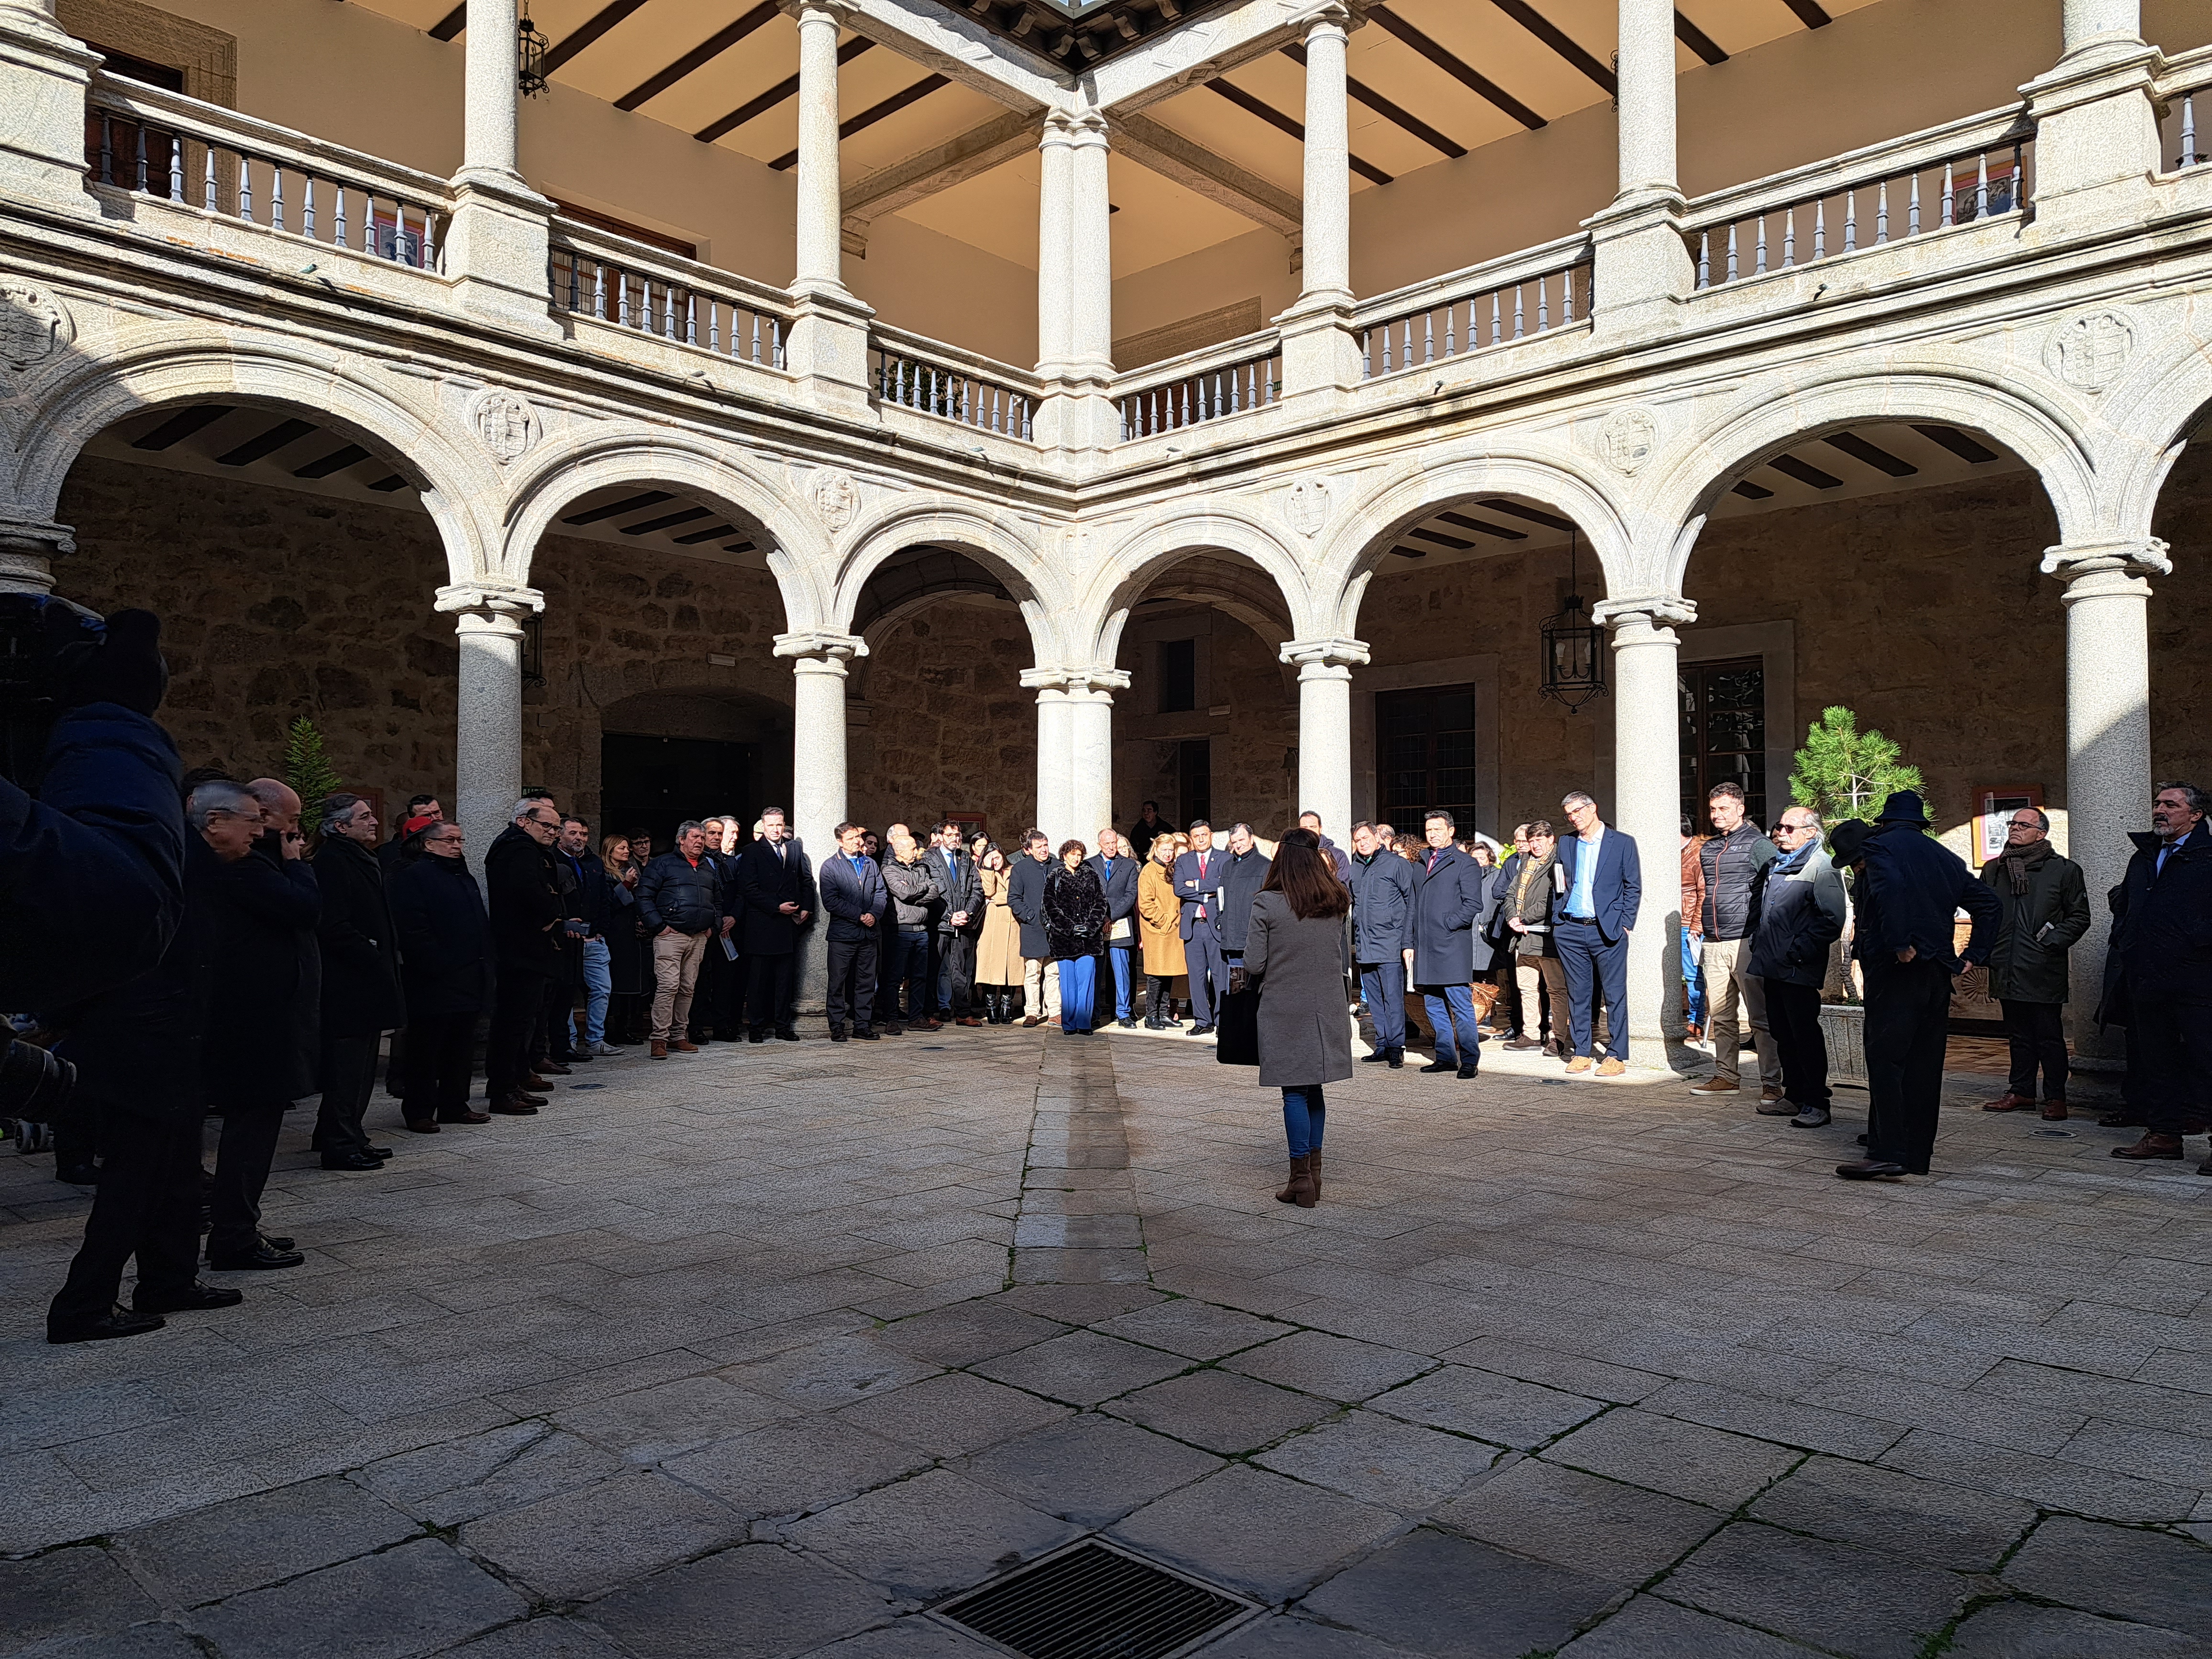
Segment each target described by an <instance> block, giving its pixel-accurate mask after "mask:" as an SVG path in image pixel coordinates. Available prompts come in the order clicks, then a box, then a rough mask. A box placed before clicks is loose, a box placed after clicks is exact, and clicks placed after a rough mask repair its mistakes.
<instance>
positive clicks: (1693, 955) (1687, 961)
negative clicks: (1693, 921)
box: [1682, 928, 1705, 1030]
mask: <svg viewBox="0 0 2212 1659" xmlns="http://www.w3.org/2000/svg"><path fill="white" fill-rule="evenodd" d="M1702 954H1703V953H1702V952H1701V951H1699V949H1698V936H1697V935H1696V934H1695V933H1692V932H1690V930H1689V929H1688V928H1684V929H1683V930H1682V1005H1683V1018H1685V1019H1686V1020H1688V1021H1689V1023H1690V1024H1692V1025H1694V1026H1696V1027H1698V1028H1699V1030H1704V1029H1705V963H1703V962H1701V961H1700V960H1699V957H1700V956H1701V955H1702Z"/></svg>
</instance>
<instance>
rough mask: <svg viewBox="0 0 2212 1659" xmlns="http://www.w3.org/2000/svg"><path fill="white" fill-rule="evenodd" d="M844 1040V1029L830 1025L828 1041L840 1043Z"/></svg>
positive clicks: (840, 1026)
mask: <svg viewBox="0 0 2212 1659" xmlns="http://www.w3.org/2000/svg"><path fill="white" fill-rule="evenodd" d="M844 1040H845V1028H844V1027H843V1026H842V1025H832V1026H831V1027H830V1028H829V1041H830V1042H843V1041H844Z"/></svg>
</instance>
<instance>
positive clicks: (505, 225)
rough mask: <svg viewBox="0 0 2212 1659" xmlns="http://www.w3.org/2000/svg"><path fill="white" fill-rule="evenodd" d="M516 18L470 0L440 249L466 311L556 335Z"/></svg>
mask: <svg viewBox="0 0 2212 1659" xmlns="http://www.w3.org/2000/svg"><path fill="white" fill-rule="evenodd" d="M518 15H519V13H518V11H517V9H516V0H470V3H469V27H468V33H467V35H466V37H465V56H464V58H463V60H462V70H463V75H464V79H463V82H462V100H461V170H460V171H459V173H455V174H454V175H453V222H452V223H451V224H450V225H449V226H447V229H446V236H445V243H444V246H443V249H442V250H441V251H442V252H443V254H444V257H445V267H446V271H447V275H448V276H453V277H454V278H456V279H457V281H456V283H455V287H454V298H455V299H456V300H457V301H459V304H460V307H461V309H462V310H464V311H465V312H468V313H471V314H472V315H475V316H478V317H483V318H487V319H490V320H492V321H495V322H497V323H499V324H501V325H503V326H506V327H507V328H512V329H517V330H520V331H522V332H524V333H526V334H534V335H537V336H538V337H541V338H547V339H551V338H556V337H559V335H560V332H561V330H560V327H559V325H557V324H556V323H555V322H554V320H553V317H552V311H551V306H550V295H549V294H548V292H547V283H546V276H545V271H546V267H547V263H548V261H549V259H550V257H551V248H552V242H551V236H552V227H551V224H550V216H551V215H552V212H553V204H552V203H551V202H550V201H548V200H547V199H546V198H545V197H543V196H540V195H539V194H538V192H537V191H534V190H532V189H531V188H530V186H529V185H528V184H527V183H526V181H525V180H524V179H523V176H522V172H521V168H520V166H519V165H518V158H519V149H518V143H519V133H520V108H521V103H522V92H521V82H520V75H521V62H520V54H519V52H517V49H516V40H517V34H516V29H517V18H518ZM509 805H513V803H512V802H510V803H509Z"/></svg>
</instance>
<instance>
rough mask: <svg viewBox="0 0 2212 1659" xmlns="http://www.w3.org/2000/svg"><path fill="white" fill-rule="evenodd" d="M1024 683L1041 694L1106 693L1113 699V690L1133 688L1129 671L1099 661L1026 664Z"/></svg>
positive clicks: (1024, 686) (1025, 688)
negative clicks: (1069, 665)
mask: <svg viewBox="0 0 2212 1659" xmlns="http://www.w3.org/2000/svg"><path fill="white" fill-rule="evenodd" d="M1022 687H1023V689H1024V690H1029V691H1036V692H1038V693H1040V694H1047V693H1058V694H1059V695H1060V696H1068V697H1085V696H1106V697H1108V698H1109V700H1110V699H1111V696H1112V694H1113V693H1115V692H1116V691H1126V690H1128V689H1129V671H1128V670H1127V669H1126V668H1109V667H1106V666H1103V665H1097V664H1093V665H1091V666H1089V667H1085V668H1024V670H1022Z"/></svg>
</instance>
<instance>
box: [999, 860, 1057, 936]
mask: <svg viewBox="0 0 2212 1659" xmlns="http://www.w3.org/2000/svg"><path fill="white" fill-rule="evenodd" d="M1056 866H1057V860H1052V859H1047V860H1044V861H1043V862H1042V863H1039V862H1038V861H1037V860H1035V859H1033V858H1031V857H1030V855H1029V854H1027V853H1024V854H1021V856H1020V857H1018V858H1017V859H1015V860H1013V861H1012V866H1011V868H1010V870H1009V872H1008V876H1007V886H1006V903H1007V905H1008V906H1009V907H1010V908H1012V911H1013V913H1014V920H1015V921H1018V922H1019V923H1021V925H1022V956H1023V957H1024V959H1026V960H1028V961H1030V962H1049V961H1051V960H1052V943H1051V941H1050V940H1049V939H1046V938H1045V933H1044V884H1045V882H1046V879H1047V878H1048V877H1050V875H1051V874H1052V872H1053V870H1054V868H1055V867H1056Z"/></svg>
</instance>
